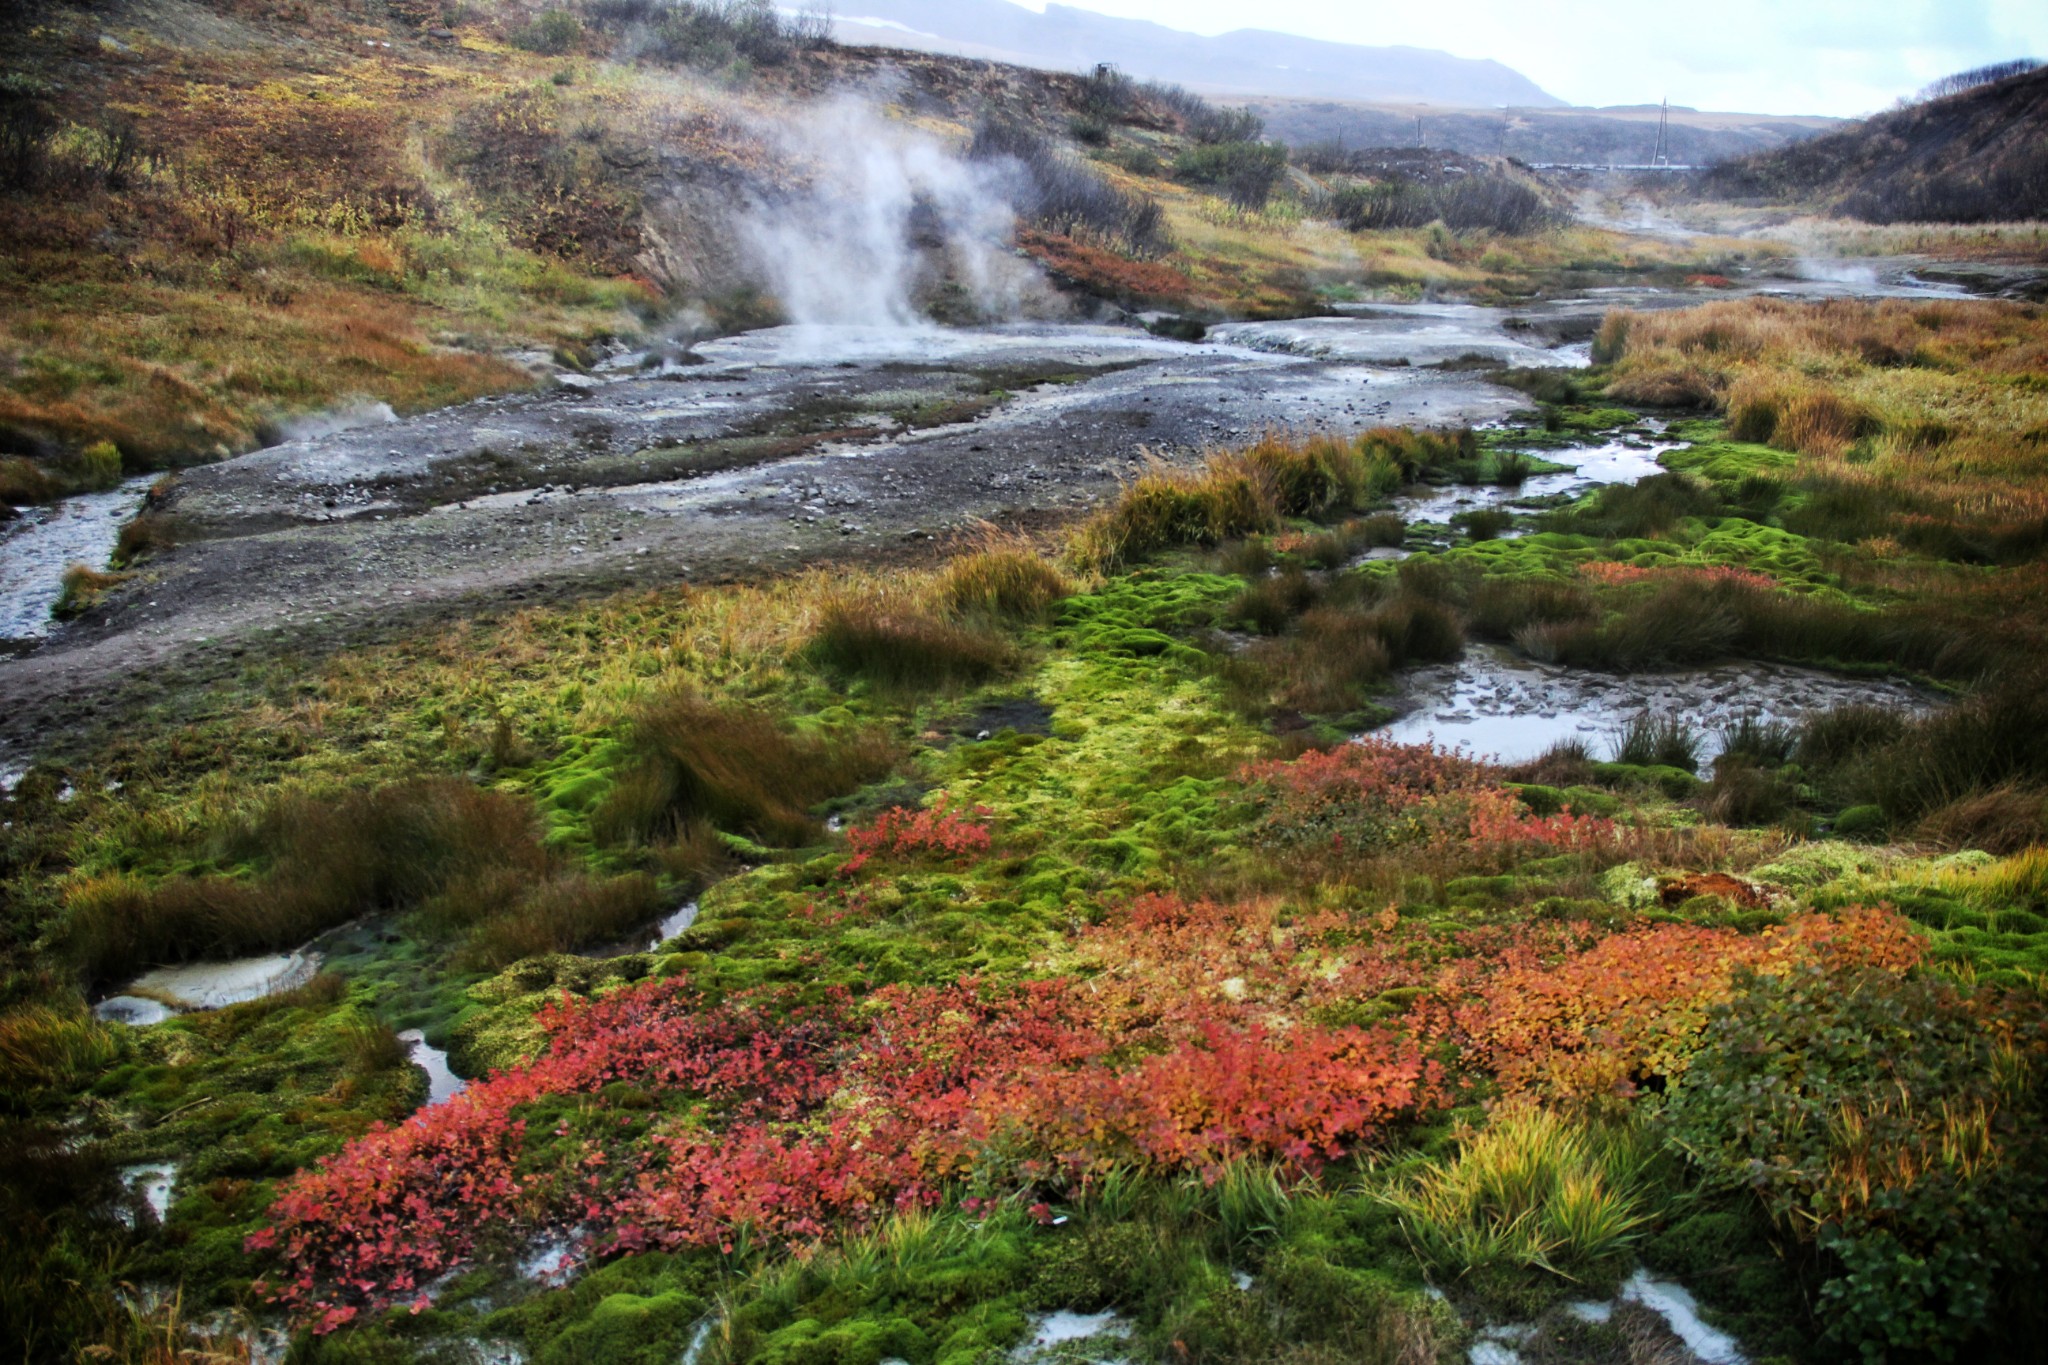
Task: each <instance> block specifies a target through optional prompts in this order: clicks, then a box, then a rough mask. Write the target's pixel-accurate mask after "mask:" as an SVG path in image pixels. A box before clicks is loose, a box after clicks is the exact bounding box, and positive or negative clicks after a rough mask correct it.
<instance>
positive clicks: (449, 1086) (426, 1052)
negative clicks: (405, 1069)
mask: <svg viewBox="0 0 2048 1365" xmlns="http://www.w3.org/2000/svg"><path fill="white" fill-rule="evenodd" d="M398 1041H400V1042H401V1043H404V1044H406V1045H407V1046H408V1047H410V1048H411V1049H412V1064H413V1065H414V1066H416V1067H418V1068H419V1069H420V1070H422V1071H424V1072H426V1073H427V1107H432V1106H433V1105H437V1104H445V1103H446V1102H447V1101H449V1100H452V1099H454V1098H455V1097H456V1096H457V1095H460V1094H461V1093H462V1092H463V1091H465V1090H467V1089H469V1082H468V1081H465V1080H463V1079H462V1077H460V1076H458V1075H456V1074H455V1072H454V1070H453V1069H452V1068H451V1067H449V1065H448V1054H447V1053H446V1052H445V1051H443V1050H442V1049H441V1048H438V1047H435V1046H433V1045H432V1044H431V1043H429V1042H428V1041H427V1035H426V1034H424V1033H422V1032H420V1031H419V1030H418V1029H416V1028H409V1029H407V1030H406V1031H405V1032H403V1033H401V1034H399V1035H398Z"/></svg>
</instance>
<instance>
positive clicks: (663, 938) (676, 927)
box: [647, 901, 697, 950]
mask: <svg viewBox="0 0 2048 1365" xmlns="http://www.w3.org/2000/svg"><path fill="white" fill-rule="evenodd" d="M696 922H697V902H696V901H690V902H688V903H687V904H685V905H682V906H680V907H678V908H677V910H676V912H675V913H674V914H672V915H670V916H669V917H668V918H667V919H665V920H663V921H662V922H661V923H659V924H657V925H655V926H654V934H653V937H651V938H650V939H648V941H647V947H648V948H649V950H652V949H655V948H659V947H660V946H661V945H662V944H664V943H666V942H668V941H669V940H670V939H672V938H674V937H675V936H676V935H678V934H680V933H682V932H683V931H684V930H686V929H688V928H689V927H690V926H691V925H693V924H695V923H696Z"/></svg>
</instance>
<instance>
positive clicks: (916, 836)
mask: <svg viewBox="0 0 2048 1365" xmlns="http://www.w3.org/2000/svg"><path fill="white" fill-rule="evenodd" d="M991 813H992V812H990V811H989V809H988V808H987V807H986V806H976V807H974V810H973V814H975V815H977V816H980V817H982V818H983V819H986V818H987V817H988V816H989V815H990V814H991ZM846 841H847V842H848V843H849V844H851V845H853V856H852V857H851V858H848V859H847V860H846V865H845V867H844V868H842V869H841V870H842V871H844V872H846V873H848V874H852V873H855V872H858V871H860V870H861V869H862V868H863V867H866V866H867V865H868V862H869V860H870V859H873V858H913V857H920V856H922V857H931V858H938V859H952V858H972V857H974V856H975V855H977V854H981V853H986V852H988V847H989V830H988V826H987V825H985V824H976V823H974V822H973V821H972V820H969V819H967V818H966V817H964V816H963V815H961V813H960V812H959V811H957V810H955V809H954V808H953V798H952V797H950V796H947V795H946V794H944V793H943V792H942V793H940V795H939V799H938V802H937V803H936V804H935V805H931V806H928V807H926V808H925V809H923V810H911V809H909V808H907V807H903V806H898V807H896V808H895V809H894V810H887V811H883V812H882V814H881V816H880V818H878V819H877V820H876V821H875V823H874V824H872V825H869V826H867V827H866V828H856V829H850V830H848V831H847V832H846Z"/></svg>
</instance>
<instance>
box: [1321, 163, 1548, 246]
mask: <svg viewBox="0 0 2048 1365" xmlns="http://www.w3.org/2000/svg"><path fill="white" fill-rule="evenodd" d="M1330 216H1331V217H1333V218H1334V219H1336V221H1337V222H1338V223H1339V224H1341V225H1342V226H1343V227H1345V228H1346V229H1348V230H1349V231H1352V232H1387V231H1392V230H1396V229H1400V228H1419V227H1427V226H1428V225H1430V224H1432V223H1442V224H1443V225H1444V226H1445V227H1448V228H1450V229H1451V230H1452V231H1454V232H1469V231H1487V232H1499V233H1503V234H1506V235H1508V236H1516V237H1518V236H1525V235H1527V234H1529V233H1532V232H1540V231H1542V230H1544V229H1546V228H1549V227H1553V226H1555V225H1556V224H1557V223H1558V222H1560V221H1562V215H1561V214H1560V213H1559V212H1558V211H1557V210H1556V209H1554V208H1552V207H1551V205H1550V204H1549V203H1548V202H1547V201H1546V200H1545V199H1544V197H1543V195H1542V194H1541V193H1540V192H1539V191H1538V190H1537V189H1536V188H1535V187H1534V186H1532V185H1530V184H1528V183H1527V182H1526V181H1523V180H1520V179H1517V178H1515V177H1513V176H1508V175H1501V174H1485V175H1473V176H1465V177H1463V178H1461V179H1459V180H1457V181H1454V182H1452V183H1450V184H1444V185H1432V184H1427V183H1424V182H1422V181H1419V180H1411V179H1408V178H1406V177H1404V176H1394V177H1391V178H1388V179H1385V180H1380V181H1376V182H1374V183H1371V184H1366V185H1352V186H1346V187H1345V188H1343V189H1340V190H1338V191H1337V192H1336V193H1335V194H1333V195H1331V196H1330Z"/></svg>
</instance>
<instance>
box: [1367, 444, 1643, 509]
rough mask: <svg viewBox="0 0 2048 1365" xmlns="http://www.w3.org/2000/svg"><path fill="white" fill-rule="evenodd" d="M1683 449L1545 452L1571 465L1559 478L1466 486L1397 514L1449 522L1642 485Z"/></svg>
mask: <svg viewBox="0 0 2048 1365" xmlns="http://www.w3.org/2000/svg"><path fill="white" fill-rule="evenodd" d="M1678 448H1679V447H1678V446H1677V445H1676V444H1675V443H1672V442H1661V443H1656V444H1648V443H1644V442H1641V441H1609V442H1607V443H1605V444H1603V445H1597V446H1581V447H1579V448H1578V449H1575V450H1544V451H1539V452H1537V455H1538V457H1539V458H1541V459H1544V460H1548V461H1549V462H1550V463H1552V464H1563V465H1570V466H1571V468H1570V469H1568V470H1566V471H1564V472H1563V473H1559V474H1539V475H1537V476H1535V477H1533V478H1528V479H1524V480H1523V481H1522V482H1521V483H1519V484H1460V485H1458V486H1456V487H1453V488H1442V489H1434V490H1432V491H1430V492H1428V493H1421V494H1414V495H1410V496H1407V497H1399V498H1395V499H1394V512H1395V514H1396V515H1397V516H1399V517H1400V518H1401V520H1403V521H1406V522H1436V523H1447V522H1449V521H1450V519H1451V518H1452V517H1453V516H1455V515H1457V514H1458V513H1460V512H1473V511H1477V510H1479V509H1480V508H1482V507H1506V506H1511V505H1513V504H1516V503H1533V502H1536V501H1537V500H1539V499H1554V498H1557V497H1560V496H1562V497H1568V498H1569V497H1578V496H1580V495H1581V494H1584V493H1589V492H1591V491H1592V490H1593V489H1595V488H1600V487H1604V486H1605V485H1608V484H1633V483H1640V482H1641V481H1642V480H1644V479H1647V478H1649V477H1650V476H1651V475H1653V474H1662V473H1663V472H1664V466H1663V465H1661V464H1659V463H1657V457H1658V456H1660V455H1662V454H1664V453H1665V452H1666V451H1669V450H1677V449H1678Z"/></svg>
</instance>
